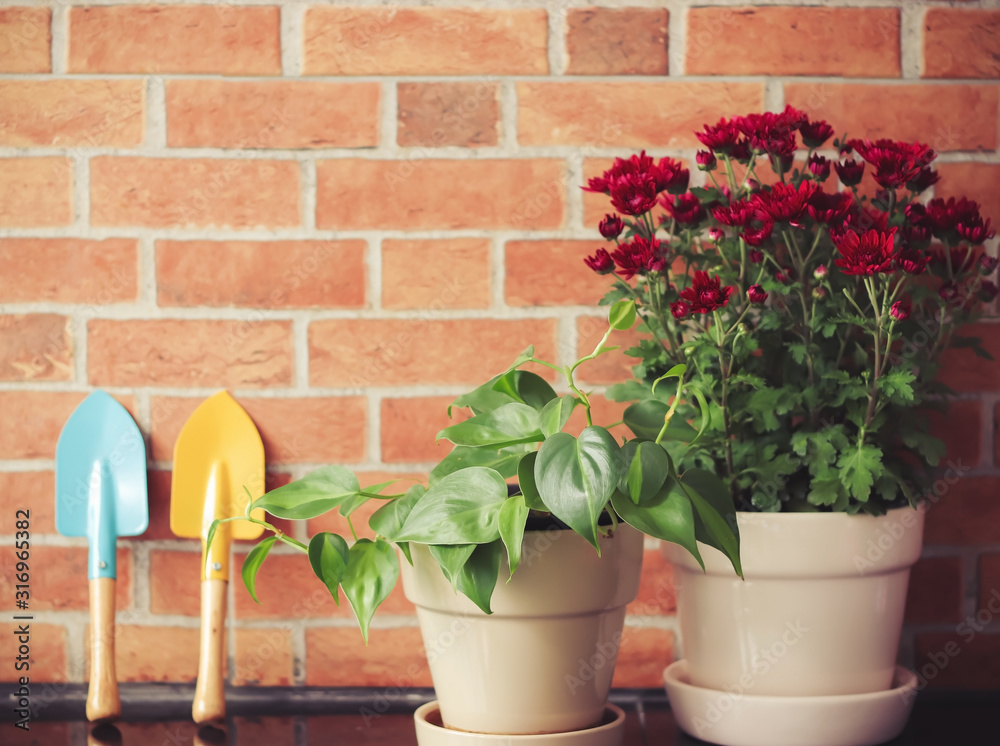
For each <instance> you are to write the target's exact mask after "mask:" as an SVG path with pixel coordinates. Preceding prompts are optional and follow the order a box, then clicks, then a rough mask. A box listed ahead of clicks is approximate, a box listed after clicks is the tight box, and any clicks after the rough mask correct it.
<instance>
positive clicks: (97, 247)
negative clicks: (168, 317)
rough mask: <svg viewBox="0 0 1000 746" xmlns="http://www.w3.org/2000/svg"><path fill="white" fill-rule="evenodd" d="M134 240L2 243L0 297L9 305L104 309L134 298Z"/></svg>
mask: <svg viewBox="0 0 1000 746" xmlns="http://www.w3.org/2000/svg"><path fill="white" fill-rule="evenodd" d="M137 248H138V242H137V241H136V239H134V238H107V239H104V240H103V241H93V240H90V239H85V238H5V239H0V266H5V267H12V266H16V267H17V272H3V273H0V297H2V298H3V299H4V301H5V302H8V303H31V302H42V301H53V302H55V303H83V304H86V305H93V306H98V305H107V304H109V303H128V302H133V301H135V300H136V298H137V297H138V293H139V283H138V281H137V276H138V269H139V258H138V251H137Z"/></svg>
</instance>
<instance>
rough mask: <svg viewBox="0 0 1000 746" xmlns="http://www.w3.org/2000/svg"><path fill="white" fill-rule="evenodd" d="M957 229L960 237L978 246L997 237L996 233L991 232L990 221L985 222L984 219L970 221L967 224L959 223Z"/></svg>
mask: <svg viewBox="0 0 1000 746" xmlns="http://www.w3.org/2000/svg"><path fill="white" fill-rule="evenodd" d="M955 229H956V230H957V231H958V235H960V236H961V237H962V238H964V239H965V240H966V241H968V242H969V243H971V244H976V245H977V246H978V245H979V244H981V243H983V241H989V240H990V239H991V238H993V236H995V235H996V231H993V230H990V221H989V220H985V221H984V220H983V219H982V218H978V219H976V220H970V221H969V222H967V223H959V224H958V225H957V226H955Z"/></svg>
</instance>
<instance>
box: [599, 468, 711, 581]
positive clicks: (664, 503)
mask: <svg viewBox="0 0 1000 746" xmlns="http://www.w3.org/2000/svg"><path fill="white" fill-rule="evenodd" d="M611 505H612V506H614V509H615V512H616V513H618V515H620V516H621V518H622V520H623V521H625V522H626V523H627V524H629V525H630V526H633V527H635V528H637V529H639V530H640V531H642V532H643V533H644V534H648V535H649V536H653V537H656V538H657V539H663V540H664V541H669V542H673V543H674V544H679V545H680V546H682V547H684V548H685V549H687V550H688V551H689V552H690V553H691V555H692V556H693V557H694V558H695V559H696V560H698V564H699V565H701V566H702V568H703V569H704V567H705V563H704V562H703V561H702V559H701V553H700V552H699V551H698V543H697V540H696V539H695V535H694V510H693V509H692V507H691V501H690V500H688V498H687V496H686V495H685V494H684V492H683V491H682V490H681V489H680V487H678V485H677V482H676V481H675V480H674V479H673V478H671V479H668V480H667V481H666V482H665V483H664V485H663V487H661V488H660V491H659V492H658V493H657V494H656V495H655V496H654V497H653V499H652V500H650V501H649V502H647V503H646V504H644V505H636V504H635V503H633V502H632V500H631V498H629V497H628V496H627V495H625V494H624V493H622V491H621V490H616V491H615V494H614V496H613V497H612V498H611Z"/></svg>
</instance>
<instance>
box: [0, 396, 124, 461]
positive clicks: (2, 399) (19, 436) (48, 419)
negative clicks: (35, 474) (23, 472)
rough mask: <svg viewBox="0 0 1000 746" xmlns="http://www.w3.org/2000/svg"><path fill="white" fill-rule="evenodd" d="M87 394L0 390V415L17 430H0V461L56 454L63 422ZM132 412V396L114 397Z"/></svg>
mask: <svg viewBox="0 0 1000 746" xmlns="http://www.w3.org/2000/svg"><path fill="white" fill-rule="evenodd" d="M84 396H86V394H84V393H82V392H76V391H74V392H69V391H0V412H3V416H4V421H5V422H16V423H18V427H17V428H12V427H4V428H0V454H2V456H0V458H8V459H17V458H45V459H53V458H55V455H56V440H58V438H59V432H60V431H61V430H62V427H63V425H64V424H66V420H67V419H68V418H69V416H70V415H71V414H72V413H73V410H74V409H76V406H77V404H79V403H80V402H81V401H83V399H84ZM116 398H118V399H119V401H121V402H122V403H123V404H124V405H125V408H126V409H129V410H132V411H134V410H135V401H134V399H133V398H132V397H130V396H129V397H116Z"/></svg>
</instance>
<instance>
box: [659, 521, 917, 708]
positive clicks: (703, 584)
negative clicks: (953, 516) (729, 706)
mask: <svg viewBox="0 0 1000 746" xmlns="http://www.w3.org/2000/svg"><path fill="white" fill-rule="evenodd" d="M738 524H739V529H740V555H741V559H742V562H743V570H744V574H745V576H746V580H740V579H739V578H738V577H736V576H735V575H734V574H733V569H732V566H731V565H730V564H729V561H728V560H727V559H726V558H725V557H724V556H723V555H722V553H721V552H718V551H717V550H715V549H712V548H711V547H707V546H705V545H700V549H701V553H702V557H703V558H704V560H705V568H706V571H705V572H702V570H701V568H700V567H699V566H698V564H697V563H696V562H695V560H694V559H693V558H692V557H691V556H690V555H689V554H687V552H685V551H683V550H681V549H679V548H677V547H674V546H673V545H665V552H666V553H667V556H668V557H669V559H670V560H671V562H672V563H673V564H674V568H675V570H674V582H675V585H676V586H677V606H678V616H679V621H680V628H681V638H682V640H683V645H684V658H685V659H686V660H687V672H688V676H689V680H690V683H691V684H693V685H694V686H696V687H707V688H709V689H717V690H724V691H729V692H731V693H734V694H746V695H755V696H756V695H767V696H800V697H802V696H819V695H845V694H861V693H865V692H877V691H883V690H886V689H889V688H891V686H892V681H893V673H894V671H895V663H896V651H897V648H898V646H899V635H900V630H901V628H902V623H903V609H904V606H905V604H906V588H907V583H908V581H909V577H910V567H911V566H912V565H913V563H914V562H916V561H917V558H918V557H919V556H920V549H921V545H922V542H923V529H924V513H923V511H922V510H913V509H911V508H900V509H897V510H892V511H890V512H889V513H888V514H886V515H884V516H880V517H872V516H850V515H846V514H843V513H739V514H738Z"/></svg>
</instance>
